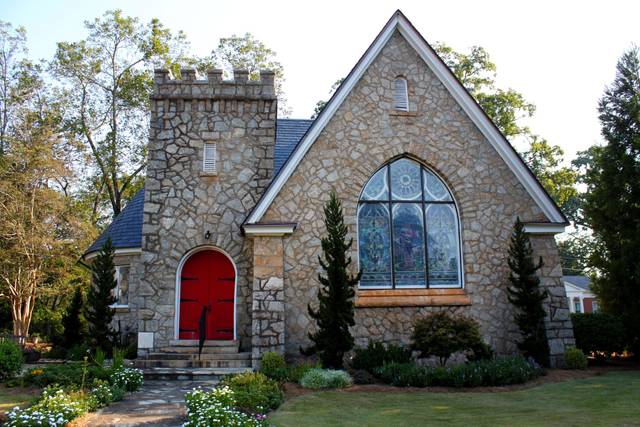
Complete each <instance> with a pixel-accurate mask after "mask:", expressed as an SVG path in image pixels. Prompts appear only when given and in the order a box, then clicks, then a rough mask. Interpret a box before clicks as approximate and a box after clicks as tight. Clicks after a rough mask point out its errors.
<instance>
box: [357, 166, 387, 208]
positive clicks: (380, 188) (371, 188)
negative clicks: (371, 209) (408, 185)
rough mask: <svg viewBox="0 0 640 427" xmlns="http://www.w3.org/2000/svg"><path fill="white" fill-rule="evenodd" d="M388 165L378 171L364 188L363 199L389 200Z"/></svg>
mask: <svg viewBox="0 0 640 427" xmlns="http://www.w3.org/2000/svg"><path fill="white" fill-rule="evenodd" d="M388 199H389V186H388V185H387V166H385V167H383V168H382V169H380V170H379V171H378V172H376V173H375V174H374V175H373V176H372V177H371V179H370V180H369V182H367V185H366V186H365V187H364V190H362V200H388Z"/></svg>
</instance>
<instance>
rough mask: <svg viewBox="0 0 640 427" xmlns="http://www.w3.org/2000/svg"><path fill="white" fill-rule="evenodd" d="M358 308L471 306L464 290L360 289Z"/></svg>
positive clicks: (357, 301) (357, 295)
mask: <svg viewBox="0 0 640 427" xmlns="http://www.w3.org/2000/svg"><path fill="white" fill-rule="evenodd" d="M355 305H356V308H364V307H439V306H464V305H471V298H469V295H467V293H466V292H465V290H464V289H383V290H373V289H360V290H358V291H357V293H356V302H355Z"/></svg>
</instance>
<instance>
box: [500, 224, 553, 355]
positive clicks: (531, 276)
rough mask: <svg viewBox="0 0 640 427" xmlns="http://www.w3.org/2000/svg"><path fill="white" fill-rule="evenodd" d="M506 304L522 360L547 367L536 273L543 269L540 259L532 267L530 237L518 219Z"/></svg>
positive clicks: (544, 293) (543, 293) (543, 296)
mask: <svg viewBox="0 0 640 427" xmlns="http://www.w3.org/2000/svg"><path fill="white" fill-rule="evenodd" d="M508 263H509V268H510V269H511V272H510V273H509V284H510V286H509V287H508V288H507V289H508V292H509V302H511V304H513V305H514V306H515V308H516V316H515V319H516V323H517V325H518V327H519V328H520V332H521V334H522V340H521V341H520V342H519V343H518V348H520V351H522V352H523V354H524V356H525V357H533V358H534V359H535V360H536V361H537V362H538V363H540V364H542V365H544V366H548V365H549V343H548V342H547V334H546V329H545V325H544V318H545V315H546V313H545V310H544V307H543V305H542V303H543V301H544V300H545V299H546V298H547V291H546V290H544V289H541V288H540V279H539V278H538V276H537V275H536V272H537V271H538V270H539V269H540V268H541V267H542V266H543V262H542V257H540V260H539V261H538V262H537V263H535V262H534V261H533V249H532V248H531V241H530V240H529V236H528V235H527V234H526V233H525V232H524V226H523V224H522V222H520V218H518V219H517V220H516V224H515V226H514V229H513V234H512V235H511V244H510V246H509V259H508Z"/></svg>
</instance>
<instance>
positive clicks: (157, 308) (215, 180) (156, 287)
mask: <svg viewBox="0 0 640 427" xmlns="http://www.w3.org/2000/svg"><path fill="white" fill-rule="evenodd" d="M181 74H182V80H172V79H171V78H170V75H169V73H168V72H167V71H164V70H158V71H156V73H155V91H154V95H153V97H152V106H151V129H150V135H149V147H148V148H149V150H148V159H149V160H148V166H147V178H146V182H145V201H144V217H143V229H142V251H143V252H142V268H141V275H140V277H141V279H140V283H139V286H138V289H137V292H136V297H135V304H136V305H137V307H138V308H139V310H140V313H141V314H140V317H139V322H138V331H139V332H152V333H154V347H155V348H158V347H163V346H167V345H169V344H170V341H171V340H173V339H174V337H175V335H176V334H175V328H174V321H175V305H176V302H175V301H176V274H177V269H178V265H179V263H180V260H181V259H182V258H183V257H184V255H185V254H186V253H187V252H189V251H190V250H192V249H194V248H199V247H200V248H205V247H215V248H219V249H222V250H223V251H224V252H226V253H227V254H228V255H229V257H230V258H231V260H232V261H233V262H234V264H235V266H236V269H237V274H238V278H237V286H238V289H237V296H238V299H237V301H236V312H237V318H236V322H237V334H238V338H239V339H240V340H241V347H242V348H248V347H249V346H250V339H251V338H250V337H251V311H250V310H251V305H252V301H251V289H252V286H251V282H252V268H251V265H252V259H253V255H252V247H251V244H246V243H245V239H244V237H242V235H241V232H240V225H241V223H242V221H243V220H244V218H245V216H246V213H247V212H248V211H249V210H250V209H251V208H252V207H253V206H254V205H255V203H256V201H257V199H258V198H259V197H260V195H261V194H262V192H263V190H264V188H265V187H266V185H267V184H268V183H269V182H270V180H271V179H272V173H273V148H274V143H275V121H276V111H277V101H276V97H275V95H274V90H273V78H274V76H273V73H272V72H261V74H260V79H261V80H260V81H248V80H247V75H248V73H247V72H246V71H242V70H236V71H235V72H234V80H232V81H223V80H222V71H221V70H212V71H210V72H209V73H208V74H207V79H206V80H196V74H195V72H194V71H193V70H182V73H181ZM205 142H214V143H216V151H217V171H216V174H208V175H207V174H203V173H202V160H203V159H202V150H203V144H204V143H205ZM207 232H209V233H210V236H209V238H206V236H205V234H206V233H207Z"/></svg>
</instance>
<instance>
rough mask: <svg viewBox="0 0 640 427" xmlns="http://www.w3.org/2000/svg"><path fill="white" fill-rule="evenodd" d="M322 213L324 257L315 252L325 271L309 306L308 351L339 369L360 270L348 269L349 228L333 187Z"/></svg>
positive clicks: (347, 343) (347, 347) (349, 346)
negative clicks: (315, 305)
mask: <svg viewBox="0 0 640 427" xmlns="http://www.w3.org/2000/svg"><path fill="white" fill-rule="evenodd" d="M324 215H325V221H324V223H325V226H326V228H327V235H326V236H325V237H323V238H322V240H321V244H322V252H323V256H324V260H323V259H322V257H320V256H318V261H319V263H320V266H321V267H322V269H323V270H324V271H325V274H326V275H324V276H323V275H322V274H319V275H318V280H319V281H320V285H321V287H320V289H319V290H318V308H317V309H313V308H312V307H311V305H309V306H308V311H309V316H311V318H312V319H314V320H315V321H316V323H317V325H318V328H317V330H316V331H315V332H310V333H309V338H310V339H311V341H313V343H314V345H313V347H312V348H311V349H309V350H308V351H314V352H316V353H318V355H319V356H320V359H321V360H322V364H323V366H324V367H326V368H335V369H340V368H342V363H343V360H342V359H343V357H344V354H345V353H346V352H347V351H349V350H351V349H352V348H353V336H351V332H350V331H349V327H350V326H353V325H354V324H355V320H354V311H355V310H354V304H353V297H354V296H355V290H354V287H355V286H356V285H357V283H358V281H359V280H360V275H361V273H358V274H357V275H355V276H353V275H351V274H349V272H348V269H349V265H351V257H348V256H347V251H348V250H349V248H350V247H351V245H352V244H353V239H351V240H349V241H346V236H347V233H348V229H347V226H346V225H345V224H344V217H343V213H342V205H341V203H340V201H339V200H338V195H337V194H336V193H335V191H332V192H331V195H330V199H329V202H328V203H327V204H326V205H325V207H324Z"/></svg>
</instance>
